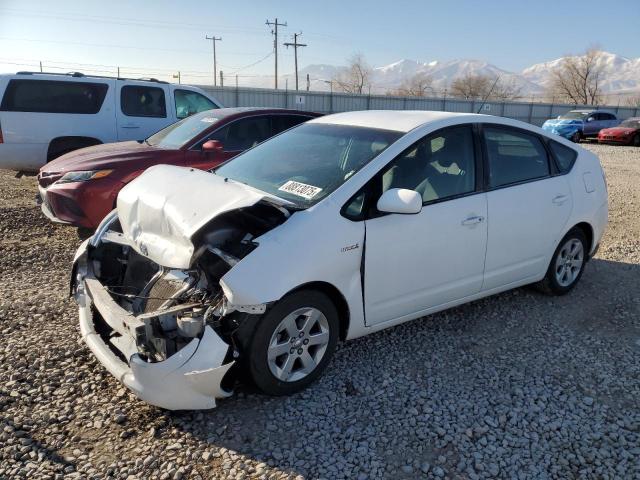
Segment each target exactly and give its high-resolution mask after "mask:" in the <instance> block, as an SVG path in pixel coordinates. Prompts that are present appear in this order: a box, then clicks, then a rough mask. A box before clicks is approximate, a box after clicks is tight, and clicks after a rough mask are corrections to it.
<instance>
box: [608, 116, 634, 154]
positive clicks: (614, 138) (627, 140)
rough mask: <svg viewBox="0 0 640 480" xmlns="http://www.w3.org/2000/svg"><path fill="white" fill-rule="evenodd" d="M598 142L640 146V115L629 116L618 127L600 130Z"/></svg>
mask: <svg viewBox="0 0 640 480" xmlns="http://www.w3.org/2000/svg"><path fill="white" fill-rule="evenodd" d="M598 143H616V144H621V145H633V146H634V147H640V117H634V118H628V119H626V120H625V121H624V122H622V123H621V124H620V125H618V126H617V127H612V128H604V129H602V130H600V133H598Z"/></svg>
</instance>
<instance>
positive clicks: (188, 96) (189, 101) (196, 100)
mask: <svg viewBox="0 0 640 480" xmlns="http://www.w3.org/2000/svg"><path fill="white" fill-rule="evenodd" d="M174 96H175V100H176V117H177V118H186V117H188V116H189V115H193V114H194V113H200V112H204V111H205V110H212V109H214V108H218V106H217V105H216V104H215V103H213V102H212V101H211V100H209V99H208V98H207V97H205V96H204V95H201V94H199V93H198V92H192V91H190V90H181V89H176V90H175V91H174Z"/></svg>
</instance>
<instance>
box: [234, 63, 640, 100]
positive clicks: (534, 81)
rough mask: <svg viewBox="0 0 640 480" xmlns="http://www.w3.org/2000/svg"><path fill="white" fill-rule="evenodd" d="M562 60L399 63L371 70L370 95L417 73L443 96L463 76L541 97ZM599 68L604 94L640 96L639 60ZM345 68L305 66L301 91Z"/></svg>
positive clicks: (261, 81) (324, 83)
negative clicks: (512, 67)
mask: <svg viewBox="0 0 640 480" xmlns="http://www.w3.org/2000/svg"><path fill="white" fill-rule="evenodd" d="M564 58H565V57H561V58H558V59H555V60H552V61H549V62H544V63H538V64H535V65H531V66H530V67H527V68H525V69H524V70H522V71H520V72H510V71H508V70H504V69H502V68H500V67H497V66H496V65H493V64H491V63H488V62H484V61H480V60H473V59H462V60H449V61H439V60H433V61H429V62H420V61H416V60H406V59H405V60H400V61H398V62H394V63H391V64H389V65H385V66H381V67H374V68H373V70H372V74H371V93H386V92H388V91H391V90H394V89H396V88H398V87H399V86H400V85H401V84H402V83H403V82H404V81H407V80H409V79H410V78H411V77H413V76H414V75H416V74H418V73H420V74H425V75H428V76H429V77H431V79H432V88H433V89H434V90H435V91H436V92H443V91H444V90H445V89H446V88H449V87H450V85H451V82H453V81H454V80H455V79H456V78H460V77H464V76H466V75H489V76H492V77H495V76H500V80H501V81H502V82H506V83H509V84H515V85H516V86H518V87H519V88H520V94H521V96H523V97H526V96H530V95H533V96H535V95H541V94H542V93H544V91H545V90H546V88H547V87H548V86H549V84H550V82H551V72H552V71H553V70H554V69H556V68H558V67H559V66H560V64H561V63H562V61H563V60H564ZM598 61H599V63H600V66H601V67H602V79H603V80H602V90H603V92H604V93H608V94H611V93H624V94H629V95H638V94H640V58H626V57H623V56H620V55H616V54H614V53H609V52H602V55H601V56H600V57H599V60H598ZM345 69H346V67H344V66H336V65H328V64H315V65H307V66H306V67H304V68H302V69H301V70H300V73H299V81H300V89H301V90H304V89H306V76H307V74H308V75H309V78H310V81H311V90H329V88H330V85H329V82H328V80H331V79H332V78H335V77H336V76H337V75H339V74H340V73H341V72H342V71H344V70H345ZM279 82H280V85H279V87H280V88H284V87H285V85H286V86H287V88H289V89H293V88H294V85H295V77H294V75H293V73H291V74H286V75H282V76H280V77H279ZM242 84H243V85H246V86H252V87H267V88H268V87H272V86H273V77H272V76H266V75H265V76H257V77H252V78H250V79H249V80H247V81H245V80H244V79H243V82H242Z"/></svg>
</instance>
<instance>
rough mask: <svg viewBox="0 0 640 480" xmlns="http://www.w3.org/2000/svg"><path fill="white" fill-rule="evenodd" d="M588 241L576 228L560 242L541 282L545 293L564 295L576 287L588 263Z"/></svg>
mask: <svg viewBox="0 0 640 480" xmlns="http://www.w3.org/2000/svg"><path fill="white" fill-rule="evenodd" d="M587 248H588V247H587V239H586V237H585V235H584V233H583V232H582V230H580V229H579V228H574V229H573V230H571V231H570V232H569V233H567V234H566V235H565V237H564V238H563V239H562V240H561V241H560V244H559V245H558V248H556V251H555V252H554V254H553V257H552V258H551V263H550V264H549V268H548V269H547V274H546V275H545V277H544V279H543V280H542V281H541V282H540V286H541V287H542V289H543V290H544V291H546V292H547V293H550V294H553V295H564V294H566V293H569V292H570V291H571V290H572V289H573V287H575V286H576V284H577V283H578V281H579V280H580V277H582V273H583V272H584V267H585V264H586V261H587V254H588V252H587Z"/></svg>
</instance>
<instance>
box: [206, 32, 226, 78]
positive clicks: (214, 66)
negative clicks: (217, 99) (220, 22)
mask: <svg viewBox="0 0 640 480" xmlns="http://www.w3.org/2000/svg"><path fill="white" fill-rule="evenodd" d="M204 38H205V39H207V40H211V43H213V86H214V87H215V86H216V85H217V80H216V79H217V78H218V69H217V65H216V42H220V41H221V40H222V37H216V36H215V35H212V36H208V35H205V36H204Z"/></svg>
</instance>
